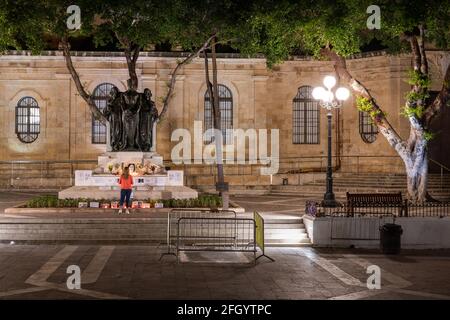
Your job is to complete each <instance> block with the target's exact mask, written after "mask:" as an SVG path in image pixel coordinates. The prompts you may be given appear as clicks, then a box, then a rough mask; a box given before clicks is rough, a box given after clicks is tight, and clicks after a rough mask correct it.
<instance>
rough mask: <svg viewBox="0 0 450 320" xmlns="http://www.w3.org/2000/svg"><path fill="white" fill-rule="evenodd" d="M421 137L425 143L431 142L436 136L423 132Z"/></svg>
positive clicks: (429, 132)
mask: <svg viewBox="0 0 450 320" xmlns="http://www.w3.org/2000/svg"><path fill="white" fill-rule="evenodd" d="M423 137H424V139H425V140H426V141H430V140H433V139H434V138H435V137H436V134H435V133H434V132H431V131H425V132H424V133H423Z"/></svg>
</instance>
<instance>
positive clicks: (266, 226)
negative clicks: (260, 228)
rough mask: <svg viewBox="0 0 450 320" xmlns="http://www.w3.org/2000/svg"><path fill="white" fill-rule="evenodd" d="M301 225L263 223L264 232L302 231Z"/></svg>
mask: <svg viewBox="0 0 450 320" xmlns="http://www.w3.org/2000/svg"><path fill="white" fill-rule="evenodd" d="M304 228H305V225H304V224H303V223H264V229H265V230H272V229H276V230H277V229H304Z"/></svg>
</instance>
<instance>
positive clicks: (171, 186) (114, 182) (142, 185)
mask: <svg viewBox="0 0 450 320" xmlns="http://www.w3.org/2000/svg"><path fill="white" fill-rule="evenodd" d="M125 166H129V167H132V166H134V168H133V167H132V168H133V169H130V172H131V175H132V176H133V180H134V186H133V189H134V192H133V195H134V199H137V200H148V199H152V200H159V199H190V198H197V197H198V192H197V191H196V190H194V189H191V188H189V187H186V186H184V173H183V171H182V170H167V171H166V170H165V169H164V167H163V158H162V157H161V156H160V155H158V154H157V153H155V152H135V151H131V152H106V153H105V154H103V155H101V156H99V157H98V166H97V168H95V169H94V170H76V171H75V185H74V186H73V187H70V188H68V189H65V190H62V191H60V192H59V193H58V198H59V199H75V198H90V199H95V200H101V199H105V200H113V199H119V196H120V186H119V177H120V174H121V170H122V168H123V167H125Z"/></svg>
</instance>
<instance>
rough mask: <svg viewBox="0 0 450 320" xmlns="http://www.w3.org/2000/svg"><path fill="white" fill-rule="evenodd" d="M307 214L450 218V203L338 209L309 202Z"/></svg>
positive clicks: (380, 204) (341, 206) (344, 205)
mask: <svg viewBox="0 0 450 320" xmlns="http://www.w3.org/2000/svg"><path fill="white" fill-rule="evenodd" d="M305 213H306V214H309V215H313V216H318V217H319V216H326V217H383V216H386V217H441V218H443V217H450V202H425V203H412V202H410V201H408V200H404V201H403V203H402V204H389V203H372V204H370V206H355V204H352V205H351V206H350V205H347V204H341V205H340V206H338V207H323V206H321V205H320V204H319V203H317V202H316V203H315V202H312V201H308V202H307V203H306V208H305Z"/></svg>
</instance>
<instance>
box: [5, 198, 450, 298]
mask: <svg viewBox="0 0 450 320" xmlns="http://www.w3.org/2000/svg"><path fill="white" fill-rule="evenodd" d="M33 195H35V194H34V193H29V192H25V193H22V192H3V193H2V194H1V195H0V214H3V210H4V208H6V207H9V206H12V205H15V204H18V203H21V202H23V201H24V200H25V199H27V198H29V197H32V196H33ZM234 200H235V201H237V202H238V203H240V204H241V205H242V206H245V207H246V209H247V210H248V211H252V210H260V211H261V212H265V213H266V214H270V215H272V214H273V215H276V214H279V215H283V214H293V213H294V212H295V211H296V210H299V209H301V207H302V205H300V204H299V203H298V200H297V199H296V197H278V198H276V197H265V196H246V197H235V198H234ZM164 249H165V247H163V246H161V247H158V246H150V245H149V246H142V245H139V246H138V245H131V246H126V245H76V244H75V245H63V244H58V245H44V244H42V245H17V244H14V245H10V244H1V245H0V298H1V299H450V281H449V277H448V270H449V268H450V250H434V251H403V252H402V254H401V255H399V256H384V255H382V254H380V253H379V252H378V251H377V250H374V251H368V250H364V251H363V250H356V249H340V250H337V249H334V250H331V249H315V248H311V247H301V248H268V249H267V252H266V253H267V254H268V255H269V256H271V257H272V258H274V259H275V260H276V261H275V262H270V261H269V260H267V259H264V258H261V259H259V260H258V263H257V264H256V265H254V264H253V262H252V255H251V254H230V255H228V256H227V255H219V256H218V255H217V254H214V253H201V254H190V255H183V256H182V257H181V261H180V262H179V263H177V262H176V259H175V258H174V257H173V256H165V257H163V259H162V260H161V261H160V260H159V258H160V256H161V253H163V252H164ZM218 258H220V259H218ZM217 260H222V261H226V263H217V262H214V261H217ZM70 265H76V266H78V267H80V270H81V282H82V284H81V289H79V290H76V289H75V290H69V289H68V288H67V285H66V282H67V278H68V277H69V276H70V275H69V274H67V268H68V266H70ZM369 265H377V266H379V267H380V268H381V289H380V290H376V289H375V290H368V289H367V286H366V282H367V278H368V277H369V274H367V273H366V271H367V267H368V266H369Z"/></svg>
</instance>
